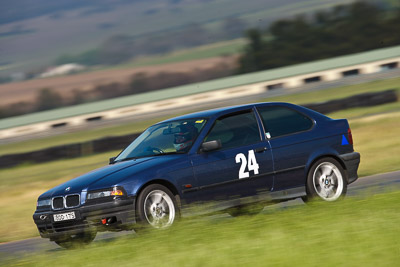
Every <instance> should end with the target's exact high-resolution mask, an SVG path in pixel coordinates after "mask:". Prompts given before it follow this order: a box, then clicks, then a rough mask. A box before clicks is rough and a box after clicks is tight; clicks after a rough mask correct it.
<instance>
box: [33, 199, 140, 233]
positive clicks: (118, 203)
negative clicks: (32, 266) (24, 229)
mask: <svg viewBox="0 0 400 267" xmlns="http://www.w3.org/2000/svg"><path fill="white" fill-rule="evenodd" d="M134 207H135V199H123V200H122V199H116V200H113V201H112V202H107V203H101V204H93V205H90V206H89V205H88V206H85V205H84V206H81V207H78V208H72V209H63V210H58V211H36V212H35V213H34V214H33V220H34V222H35V224H36V226H37V228H38V230H39V233H40V236H41V237H43V238H50V239H56V238H58V237H60V236H65V235H73V234H77V233H81V232H84V231H86V230H88V229H90V228H94V227H96V228H97V230H99V231H106V230H115V229H126V228H128V227H129V226H131V225H132V224H134V223H135V222H136V221H135V209H134ZM72 211H74V212H75V217H76V218H75V219H74V220H66V221H62V222H55V221H54V217H53V215H55V214H62V213H67V212H72ZM108 218H111V219H112V220H111V221H112V223H110V224H106V225H103V224H102V222H101V220H102V219H108Z"/></svg>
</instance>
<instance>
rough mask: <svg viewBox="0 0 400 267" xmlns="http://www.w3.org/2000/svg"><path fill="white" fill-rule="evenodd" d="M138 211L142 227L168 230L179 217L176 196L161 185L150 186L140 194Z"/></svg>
mask: <svg viewBox="0 0 400 267" xmlns="http://www.w3.org/2000/svg"><path fill="white" fill-rule="evenodd" d="M136 211H137V220H138V223H139V225H140V226H141V227H143V226H144V227H146V226H150V227H152V228H167V227H169V226H171V225H172V224H173V223H174V222H175V221H176V220H177V218H178V217H179V210H178V205H177V202H176V199H175V197H174V195H173V194H172V193H171V191H170V190H169V189H168V188H166V187H165V186H163V185H160V184H152V185H149V186H147V187H146V188H145V189H144V190H143V191H142V192H141V193H140V195H139V197H138V199H137V206H136ZM137 229H140V227H139V228H137ZM135 230H136V229H135Z"/></svg>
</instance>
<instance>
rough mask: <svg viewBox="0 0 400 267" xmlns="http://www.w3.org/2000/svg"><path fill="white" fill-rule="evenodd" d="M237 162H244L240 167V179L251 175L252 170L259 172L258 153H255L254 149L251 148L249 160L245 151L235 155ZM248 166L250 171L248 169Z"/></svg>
mask: <svg viewBox="0 0 400 267" xmlns="http://www.w3.org/2000/svg"><path fill="white" fill-rule="evenodd" d="M235 160H236V163H240V162H241V163H242V165H241V166H240V169H239V179H242V178H248V177H250V171H253V172H254V174H258V169H259V168H260V166H259V165H258V163H257V159H256V155H255V154H254V150H249V156H248V160H247V158H246V156H245V155H244V154H243V153H239V154H237V155H236V157H235ZM246 166H247V169H248V171H246Z"/></svg>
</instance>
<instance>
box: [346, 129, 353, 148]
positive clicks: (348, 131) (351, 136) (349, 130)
mask: <svg viewBox="0 0 400 267" xmlns="http://www.w3.org/2000/svg"><path fill="white" fill-rule="evenodd" d="M347 137H348V138H349V143H350V145H352V144H353V135H352V134H351V129H350V128H349V129H348V130H347Z"/></svg>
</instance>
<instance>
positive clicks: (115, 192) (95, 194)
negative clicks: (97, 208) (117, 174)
mask: <svg viewBox="0 0 400 267" xmlns="http://www.w3.org/2000/svg"><path fill="white" fill-rule="evenodd" d="M124 195H125V191H124V190H123V189H122V188H121V187H114V188H111V189H104V190H97V191H92V192H89V193H88V195H87V199H96V198H103V197H112V196H124Z"/></svg>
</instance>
